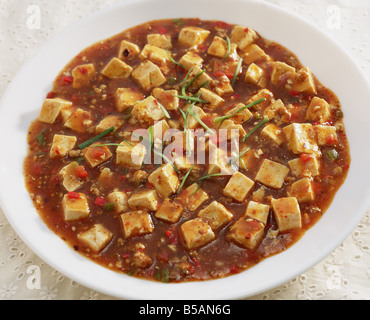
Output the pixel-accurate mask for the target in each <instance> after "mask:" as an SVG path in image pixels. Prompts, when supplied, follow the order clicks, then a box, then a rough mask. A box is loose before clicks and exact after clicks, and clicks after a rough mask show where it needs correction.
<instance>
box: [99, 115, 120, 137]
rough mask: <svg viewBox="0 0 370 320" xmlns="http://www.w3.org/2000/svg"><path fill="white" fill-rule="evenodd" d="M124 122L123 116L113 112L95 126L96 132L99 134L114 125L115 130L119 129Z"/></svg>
mask: <svg viewBox="0 0 370 320" xmlns="http://www.w3.org/2000/svg"><path fill="white" fill-rule="evenodd" d="M124 123H125V120H124V119H123V118H122V117H121V116H117V115H113V114H111V115H109V116H106V117H105V118H104V119H103V120H101V121H100V122H99V123H98V125H97V126H96V127H95V132H96V133H98V134H99V133H102V132H104V131H105V130H107V129H109V128H111V127H114V128H115V130H117V129H119V128H120V127H122V126H123V124H124Z"/></svg>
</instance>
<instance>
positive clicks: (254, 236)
mask: <svg viewBox="0 0 370 320" xmlns="http://www.w3.org/2000/svg"><path fill="white" fill-rule="evenodd" d="M264 232H265V226H264V225H263V223H262V222H259V221H257V220H254V219H250V218H248V217H246V216H242V217H241V218H239V219H238V220H237V221H236V222H235V223H234V224H233V225H232V226H231V228H230V230H229V233H228V234H227V238H228V239H230V240H232V241H234V242H235V243H236V244H238V245H241V246H242V247H244V248H247V249H250V250H253V249H255V248H256V247H257V245H258V244H259V243H260V242H261V240H262V239H263V236H264Z"/></svg>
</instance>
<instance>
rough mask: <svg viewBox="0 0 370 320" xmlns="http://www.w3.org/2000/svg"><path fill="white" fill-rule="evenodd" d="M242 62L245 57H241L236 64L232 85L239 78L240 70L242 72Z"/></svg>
mask: <svg viewBox="0 0 370 320" xmlns="http://www.w3.org/2000/svg"><path fill="white" fill-rule="evenodd" d="M242 63H243V59H242V58H239V61H238V64H237V65H236V69H235V73H234V77H233V80H232V81H231V85H232V86H234V85H235V82H236V79H237V78H238V75H239V72H240V68H241V67H242Z"/></svg>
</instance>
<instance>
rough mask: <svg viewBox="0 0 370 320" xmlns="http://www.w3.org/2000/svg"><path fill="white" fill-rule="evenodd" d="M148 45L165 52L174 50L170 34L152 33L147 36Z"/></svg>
mask: <svg viewBox="0 0 370 320" xmlns="http://www.w3.org/2000/svg"><path fill="white" fill-rule="evenodd" d="M146 38H147V43H148V44H150V45H152V46H156V47H158V48H162V49H165V50H169V49H172V42H171V37H170V36H169V35H168V34H160V33H152V34H148V35H147V37H146Z"/></svg>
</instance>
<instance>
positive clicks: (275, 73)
mask: <svg viewBox="0 0 370 320" xmlns="http://www.w3.org/2000/svg"><path fill="white" fill-rule="evenodd" d="M295 72H296V70H295V68H294V67H292V66H290V65H288V64H286V63H285V62H281V61H276V62H273V64H272V72H271V83H273V84H276V85H277V84H279V82H280V81H282V80H281V76H282V75H285V76H284V77H285V79H284V83H285V82H286V80H288V78H289V79H294V77H295Z"/></svg>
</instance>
